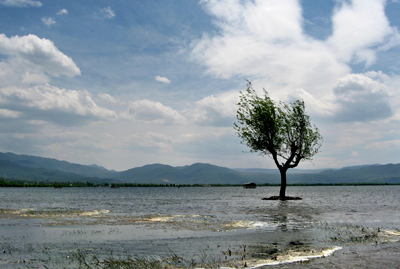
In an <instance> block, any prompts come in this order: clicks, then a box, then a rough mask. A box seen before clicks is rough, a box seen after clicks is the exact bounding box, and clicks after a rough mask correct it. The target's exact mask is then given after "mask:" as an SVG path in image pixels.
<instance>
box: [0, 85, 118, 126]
mask: <svg viewBox="0 0 400 269" xmlns="http://www.w3.org/2000/svg"><path fill="white" fill-rule="evenodd" d="M0 104H1V105H2V107H5V108H6V109H8V110H10V111H14V112H16V113H18V114H15V115H21V116H22V115H23V116H24V118H33V119H44V120H47V121H53V122H55V123H57V124H61V125H62V124H64V122H62V117H60V118H57V115H58V116H60V115H61V116H62V115H64V116H65V115H70V116H69V117H70V118H71V120H73V118H74V115H75V116H80V118H92V119H113V118H116V117H117V115H116V113H115V112H114V111H111V110H109V109H106V108H102V107H99V106H97V104H96V103H95V102H94V101H93V99H92V96H91V94H90V93H88V92H86V91H75V90H66V89H59V88H57V87H54V86H51V85H49V84H43V85H38V86H35V87H32V88H29V87H26V88H18V87H6V88H1V89H0ZM3 112H4V111H3ZM21 113H22V114H21ZM3 114H4V113H3ZM64 118H65V117H64ZM60 119H61V120H60Z"/></svg>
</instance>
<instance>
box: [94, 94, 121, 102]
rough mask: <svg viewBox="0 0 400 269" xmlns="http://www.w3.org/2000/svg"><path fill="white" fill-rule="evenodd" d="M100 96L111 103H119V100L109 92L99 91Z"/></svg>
mask: <svg viewBox="0 0 400 269" xmlns="http://www.w3.org/2000/svg"><path fill="white" fill-rule="evenodd" d="M98 97H100V99H101V100H103V101H106V102H109V103H117V100H116V99H115V98H114V97H112V96H111V95H109V94H108V93H99V94H98Z"/></svg>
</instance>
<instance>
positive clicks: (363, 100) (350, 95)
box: [333, 73, 392, 121]
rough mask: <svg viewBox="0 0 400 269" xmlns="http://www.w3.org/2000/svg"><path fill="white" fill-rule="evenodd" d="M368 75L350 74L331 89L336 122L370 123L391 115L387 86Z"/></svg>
mask: <svg viewBox="0 0 400 269" xmlns="http://www.w3.org/2000/svg"><path fill="white" fill-rule="evenodd" d="M370 74H371V73H370ZM368 75H369V74H368V73H367V74H350V75H347V76H346V77H344V78H342V79H340V80H339V81H338V83H337V85H336V87H335V88H334V89H333V91H334V94H335V96H336V103H337V104H338V111H337V113H336V118H337V119H338V120H340V121H371V120H378V119H385V118H389V117H390V116H391V115H392V111H391V107H390V103H389V96H388V94H387V90H386V89H387V86H386V85H384V84H383V83H381V82H380V81H377V80H374V79H373V77H370V76H368ZM372 75H374V73H372Z"/></svg>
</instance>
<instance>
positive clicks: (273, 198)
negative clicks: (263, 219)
mask: <svg viewBox="0 0 400 269" xmlns="http://www.w3.org/2000/svg"><path fill="white" fill-rule="evenodd" d="M261 200H282V201H284V200H303V198H301V197H292V196H285V199H281V197H279V196H271V197H265V198H262V199H261Z"/></svg>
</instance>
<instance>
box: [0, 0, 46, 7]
mask: <svg viewBox="0 0 400 269" xmlns="http://www.w3.org/2000/svg"><path fill="white" fill-rule="evenodd" d="M0 4H3V5H5V6H11V7H29V6H32V7H41V6H42V3H41V2H39V1H32V0H2V1H0Z"/></svg>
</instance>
